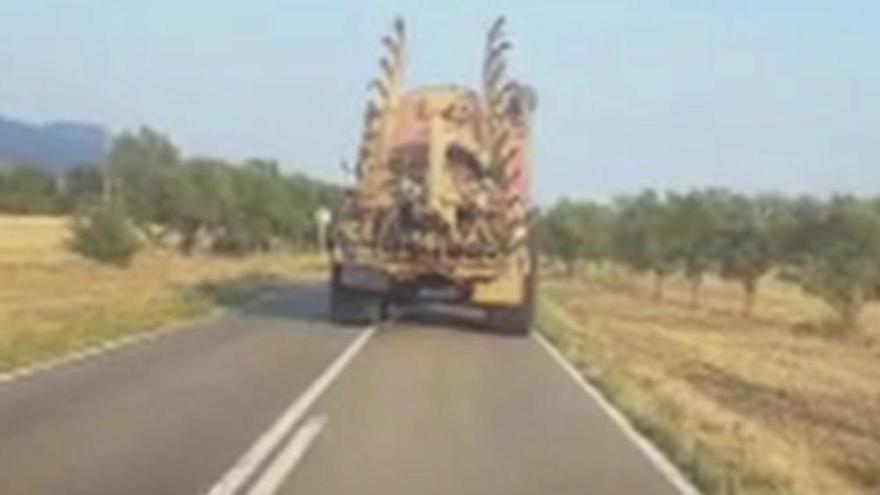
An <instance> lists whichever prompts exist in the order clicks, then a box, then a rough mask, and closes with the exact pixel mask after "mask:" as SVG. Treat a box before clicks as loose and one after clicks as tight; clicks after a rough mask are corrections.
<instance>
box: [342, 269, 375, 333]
mask: <svg viewBox="0 0 880 495" xmlns="http://www.w3.org/2000/svg"><path fill="white" fill-rule="evenodd" d="M340 271H341V270H340V267H339V266H334V267H333V274H332V276H331V278H330V319H331V320H333V321H335V322H337V323H344V324H349V325H362V324H368V323H375V322H377V321H380V320H381V319H383V318H384V317H385V316H386V315H387V304H386V303H385V301H384V298H383V297H382V295H380V294H375V293H373V292H368V291H364V290H360V289H354V288H351V287H345V286H344V285H342V283H341V281H340Z"/></svg>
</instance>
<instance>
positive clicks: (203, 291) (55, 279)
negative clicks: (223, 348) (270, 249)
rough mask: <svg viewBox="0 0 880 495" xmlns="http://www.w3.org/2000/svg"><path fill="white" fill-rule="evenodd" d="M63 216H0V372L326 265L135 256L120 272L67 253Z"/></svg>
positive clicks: (301, 259) (291, 259)
mask: <svg viewBox="0 0 880 495" xmlns="http://www.w3.org/2000/svg"><path fill="white" fill-rule="evenodd" d="M66 234H67V227H66V219H63V218H55V217H0V372H2V371H10V370H12V369H15V368H20V367H23V366H27V365H31V364H34V363H37V362H40V361H45V360H48V359H51V358H54V357H57V356H60V355H64V354H68V353H71V352H74V351H77V350H81V349H84V348H87V347H91V346H94V345H97V344H100V343H104V342H107V341H111V340H114V339H117V338H120V337H123V336H126V335H131V334H134V333H139V332H144V331H149V330H152V329H156V328H159V327H164V326H168V325H172V324H176V323H180V322H183V321H186V320H189V319H192V318H195V317H197V316H201V315H204V314H206V313H208V312H210V311H212V310H214V309H216V308H219V307H223V306H229V305H236V304H239V303H241V302H243V301H244V300H246V299H248V298H250V297H253V296H254V295H256V294H257V293H258V292H260V291H261V290H264V289H266V288H268V287H271V286H273V285H275V284H278V283H280V282H283V281H284V280H288V279H290V278H291V277H296V278H301V277H302V276H304V274H306V273H315V272H319V271H321V270H323V269H324V268H325V266H324V265H325V263H324V259H323V258H322V257H320V256H317V255H296V254H291V253H272V254H262V255H256V256H249V257H242V258H220V257H214V256H208V255H204V254H202V255H195V256H192V257H184V256H180V255H179V254H177V253H175V252H173V251H167V250H150V251H147V252H144V253H142V254H139V255H138V256H137V258H136V259H135V260H134V262H133V263H132V265H131V266H130V267H127V268H125V269H119V268H113V267H106V266H101V265H97V264H94V263H92V262H89V261H86V260H83V259H81V258H78V257H76V256H74V255H72V254H71V253H69V252H68V251H67V249H66V248H65V245H64V243H65V240H66Z"/></svg>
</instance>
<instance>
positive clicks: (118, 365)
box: [0, 284, 680, 495]
mask: <svg viewBox="0 0 880 495" xmlns="http://www.w3.org/2000/svg"><path fill="white" fill-rule="evenodd" d="M324 301H325V294H324V292H323V288H322V287H321V286H319V285H314V284H312V285H302V286H298V287H291V288H289V289H286V290H284V291H281V292H279V293H277V294H273V295H271V296H270V297H267V298H265V299H264V300H263V301H261V302H259V303H257V304H253V305H251V306H249V307H248V308H247V309H244V310H242V311H238V312H235V313H233V314H229V315H227V316H223V317H220V318H217V319H215V320H212V321H209V322H202V323H199V324H196V325H195V326H194V327H193V328H188V329H185V330H182V331H179V332H174V333H170V334H167V335H164V336H162V337H159V338H157V339H154V340H150V341H147V342H142V343H138V344H134V345H131V346H127V347H123V348H120V349H117V350H114V351H111V352H108V353H105V354H102V355H99V356H96V357H93V358H90V359H87V360H84V361H80V362H77V363H73V364H68V365H64V366H60V367H57V368H54V369H50V370H47V371H43V372H39V373H36V374H34V375H31V376H26V377H23V378H20V379H17V380H15V381H12V382H9V383H4V384H0V493H2V494H4V495H13V494H22V495H39V494H70V495H77V494H83V495H85V494H88V495H96V494H113V495H116V494H150V495H155V494H163V495H166V494H167V495H173V494H196V495H202V494H209V493H210V494H212V495H231V494H234V493H240V494H243V495H244V494H270V493H279V494H346V493H357V494H363V495H370V494H377V495H378V494H383V495H385V494H416V493H418V494H424V495H430V494H453V493H454V494H499V495H501V494H504V495H513V494H557V495H562V494H591V495H605V494H608V495H611V494H613V495H627V494H632V495H666V494H676V493H680V491H679V489H676V488H675V487H674V484H673V482H671V481H670V480H669V477H668V476H664V474H663V473H662V472H661V469H660V468H658V466H657V464H656V463H655V462H652V460H651V459H650V458H649V455H647V454H646V453H645V452H644V451H643V450H642V449H640V448H638V447H637V445H636V443H634V442H633V440H632V438H630V436H628V435H627V434H625V433H624V430H622V429H621V428H620V427H619V425H618V424H617V423H615V422H614V421H612V419H611V418H610V417H609V415H608V413H607V412H606V411H605V410H604V409H603V408H602V407H600V405H599V403H598V402H597V401H596V400H595V398H593V397H591V396H590V395H589V394H587V393H585V392H584V390H583V388H582V387H581V386H580V385H578V383H577V382H576V381H575V380H573V379H572V377H571V376H570V375H569V374H567V373H566V371H565V370H564V369H563V367H562V366H560V364H559V363H558V362H557V361H556V360H555V359H554V358H553V357H552V356H551V354H550V353H548V352H547V350H546V349H545V348H543V347H542V346H541V345H540V344H539V343H538V342H537V341H536V340H535V339H524V338H516V337H505V336H501V335H494V334H488V333H484V332H481V331H478V329H477V328H475V327H474V326H472V325H469V324H468V323H467V320H465V319H462V318H454V319H453V318H451V317H448V316H445V315H440V314H431V313H430V312H428V313H426V312H420V313H416V316H404V317H402V318H401V319H400V320H399V321H396V322H393V323H392V324H390V325H387V326H386V327H382V328H379V329H378V330H375V331H373V330H369V329H358V328H342V327H336V326H333V325H331V324H329V323H327V322H326V321H325V320H324V315H325V302H324Z"/></svg>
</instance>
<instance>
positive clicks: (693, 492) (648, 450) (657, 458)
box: [532, 331, 701, 495]
mask: <svg viewBox="0 0 880 495" xmlns="http://www.w3.org/2000/svg"><path fill="white" fill-rule="evenodd" d="M532 337H533V338H534V339H535V340H536V341H537V342H538V343H539V344H541V347H543V348H544V349H545V350H546V351H547V352H548V353H549V354H550V356H552V357H553V359H554V360H556V362H558V363H559V365H560V366H562V368H563V369H564V370H565V372H566V373H567V374H568V375H569V376H571V377H572V379H574V381H575V382H577V384H578V385H580V387H581V388H582V389H583V390H584V392H586V393H587V395H589V396H590V398H592V399H593V400H595V401H596V402H597V403H598V404H599V407H600V408H601V409H602V411H604V412H605V414H606V415H607V416H608V417H609V418H611V421H613V422H614V423H615V424H616V425H617V427H618V428H620V430H621V431H623V433H624V435H626V437H627V438H628V439H629V440H630V441H631V442H632V443H634V444H635V445H636V447H638V448H639V450H641V451H642V453H644V454H645V456H646V457H647V458H648V460H649V461H650V462H651V463H652V464H653V465H654V466H655V467H656V468H657V470H658V471H660V473H661V474H663V476H664V477H665V478H666V479H667V480H669V482H670V483H671V484H672V486H673V487H675V489H676V490H678V491H679V493H681V494H682V495H701V494H700V492H699V490H697V489H696V487H694V485H693V484H691V482H690V481H689V480H688V479H687V478H685V477H684V475H683V474H681V471H679V470H678V468H676V467H675V465H673V464H672V462H671V461H670V460H669V459H668V458H667V457H666V456H665V455H664V454H663V453H662V452H660V450H658V449H657V447H655V446H654V444H653V443H651V442H650V441H649V440H648V439H647V438H645V436H644V435H642V434H641V433H639V431H638V430H636V429H635V427H634V426H633V425H632V423H630V421H629V420H628V419H627V418H626V416H624V415H623V413H621V412H620V411H619V410H618V409H617V408H616V407H614V405H613V404H611V402H609V401H608V399H607V398H605V396H604V395H602V392H600V391H599V390H598V389H597V388H596V387H594V386H593V385H592V384H590V382H588V381H587V380H586V379H585V378H584V377H583V375H581V374H580V372H579V371H578V370H577V369H575V367H574V366H572V364H571V363H569V362H568V360H567V359H565V356H563V355H562V353H561V352H559V350H558V349H557V348H556V347H554V346H553V344H551V343H550V342H549V341H548V340H547V339H546V338H544V336H543V335H541V334H540V333H538V332H537V331H535V332H532Z"/></svg>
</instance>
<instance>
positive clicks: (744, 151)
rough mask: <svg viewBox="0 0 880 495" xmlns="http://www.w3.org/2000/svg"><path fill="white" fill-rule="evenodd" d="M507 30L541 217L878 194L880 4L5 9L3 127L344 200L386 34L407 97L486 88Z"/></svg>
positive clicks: (0, 26) (216, 4)
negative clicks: (267, 168) (301, 174)
mask: <svg viewBox="0 0 880 495" xmlns="http://www.w3.org/2000/svg"><path fill="white" fill-rule="evenodd" d="M499 13H501V14H505V15H506V16H507V17H508V21H509V22H508V31H509V33H510V35H511V38H512V39H513V41H514V45H515V49H514V52H513V53H512V57H511V67H512V70H513V73H514V74H515V75H516V76H518V77H519V78H520V79H522V80H524V81H526V82H529V83H531V84H532V85H534V86H535V87H536V89H537V91H538V94H539V98H540V103H539V108H538V114H537V116H536V126H537V127H536V180H537V192H538V198H539V199H540V200H541V201H542V202H547V201H551V200H553V199H555V198H557V197H559V196H561V195H569V196H588V197H598V198H607V197H610V196H613V195H615V194H618V193H623V192H631V191H635V190H638V189H640V188H644V187H655V188H686V187H691V186H705V185H724V186H728V187H733V188H737V189H743V190H747V191H768V190H781V191H788V192H819V193H828V192H833V191H852V192H858V193H864V194H870V193H878V192H880V56H878V51H880V27H878V26H880V3H878V2H874V1H848V2H818V1H816V2H813V1H752V0H741V1H737V2H722V1H717V2H712V1H689V0H676V1H642V2H627V1H603V2H591V1H571V2H565V1H558V2H534V1H525V0H523V1H510V2H483V1H475V0H471V1H467V0H463V1H444V2H391V1H378V2H357V1H351V2H344V1H338V0H337V1H321V2H318V1H315V2H305V1H292V0H287V1H282V0H249V1H243V0H242V1H228V0H152V1H149V2H147V1H143V0H137V1H129V0H115V1H112V2H111V1H106V0H3V1H2V2H0V114H2V115H7V116H12V117H16V118H22V119H26V120H30V121H34V122H41V121H46V120H55V119H77V120H87V121H95V122H99V123H104V124H106V125H108V126H110V127H111V128H112V129H114V130H119V129H122V128H128V127H134V126H138V125H140V124H149V125H151V126H154V127H156V128H158V129H161V130H163V131H165V132H168V133H169V134H171V135H172V136H173V137H174V138H175V139H176V140H177V141H178V143H179V144H180V145H181V147H183V148H184V150H186V151H187V152H188V153H190V154H209V155H220V156H227V157H232V158H243V157H247V156H265V157H274V158H277V159H279V160H281V161H282V163H284V165H285V166H286V167H287V168H290V169H300V170H304V171H307V172H310V173H313V174H316V175H319V176H322V177H327V178H334V179H335V178H341V176H342V175H341V173H340V172H339V165H338V164H339V162H340V160H341V159H343V158H350V157H351V156H352V155H353V154H354V149H355V147H356V141H357V135H358V133H359V125H360V122H361V114H362V110H363V105H364V98H365V96H366V91H365V88H366V82H367V81H368V80H369V79H370V78H371V77H373V76H374V75H375V72H376V68H375V67H376V65H375V64H376V60H377V57H378V56H379V54H380V45H379V42H378V40H379V37H380V36H381V35H382V34H384V32H385V31H386V30H387V28H388V26H389V24H390V21H391V19H392V18H393V16H394V15H395V14H401V15H403V16H404V17H405V18H406V20H407V24H408V28H409V32H410V39H411V45H410V50H411V55H412V57H411V77H410V82H411V83H412V84H420V83H431V82H445V81H454V82H462V83H474V82H475V81H476V78H477V74H478V67H479V64H480V61H481V57H482V53H481V46H482V39H483V36H484V34H485V30H486V28H487V27H488V25H489V24H490V23H491V21H492V19H493V18H494V16H495V15H497V14H499Z"/></svg>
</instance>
